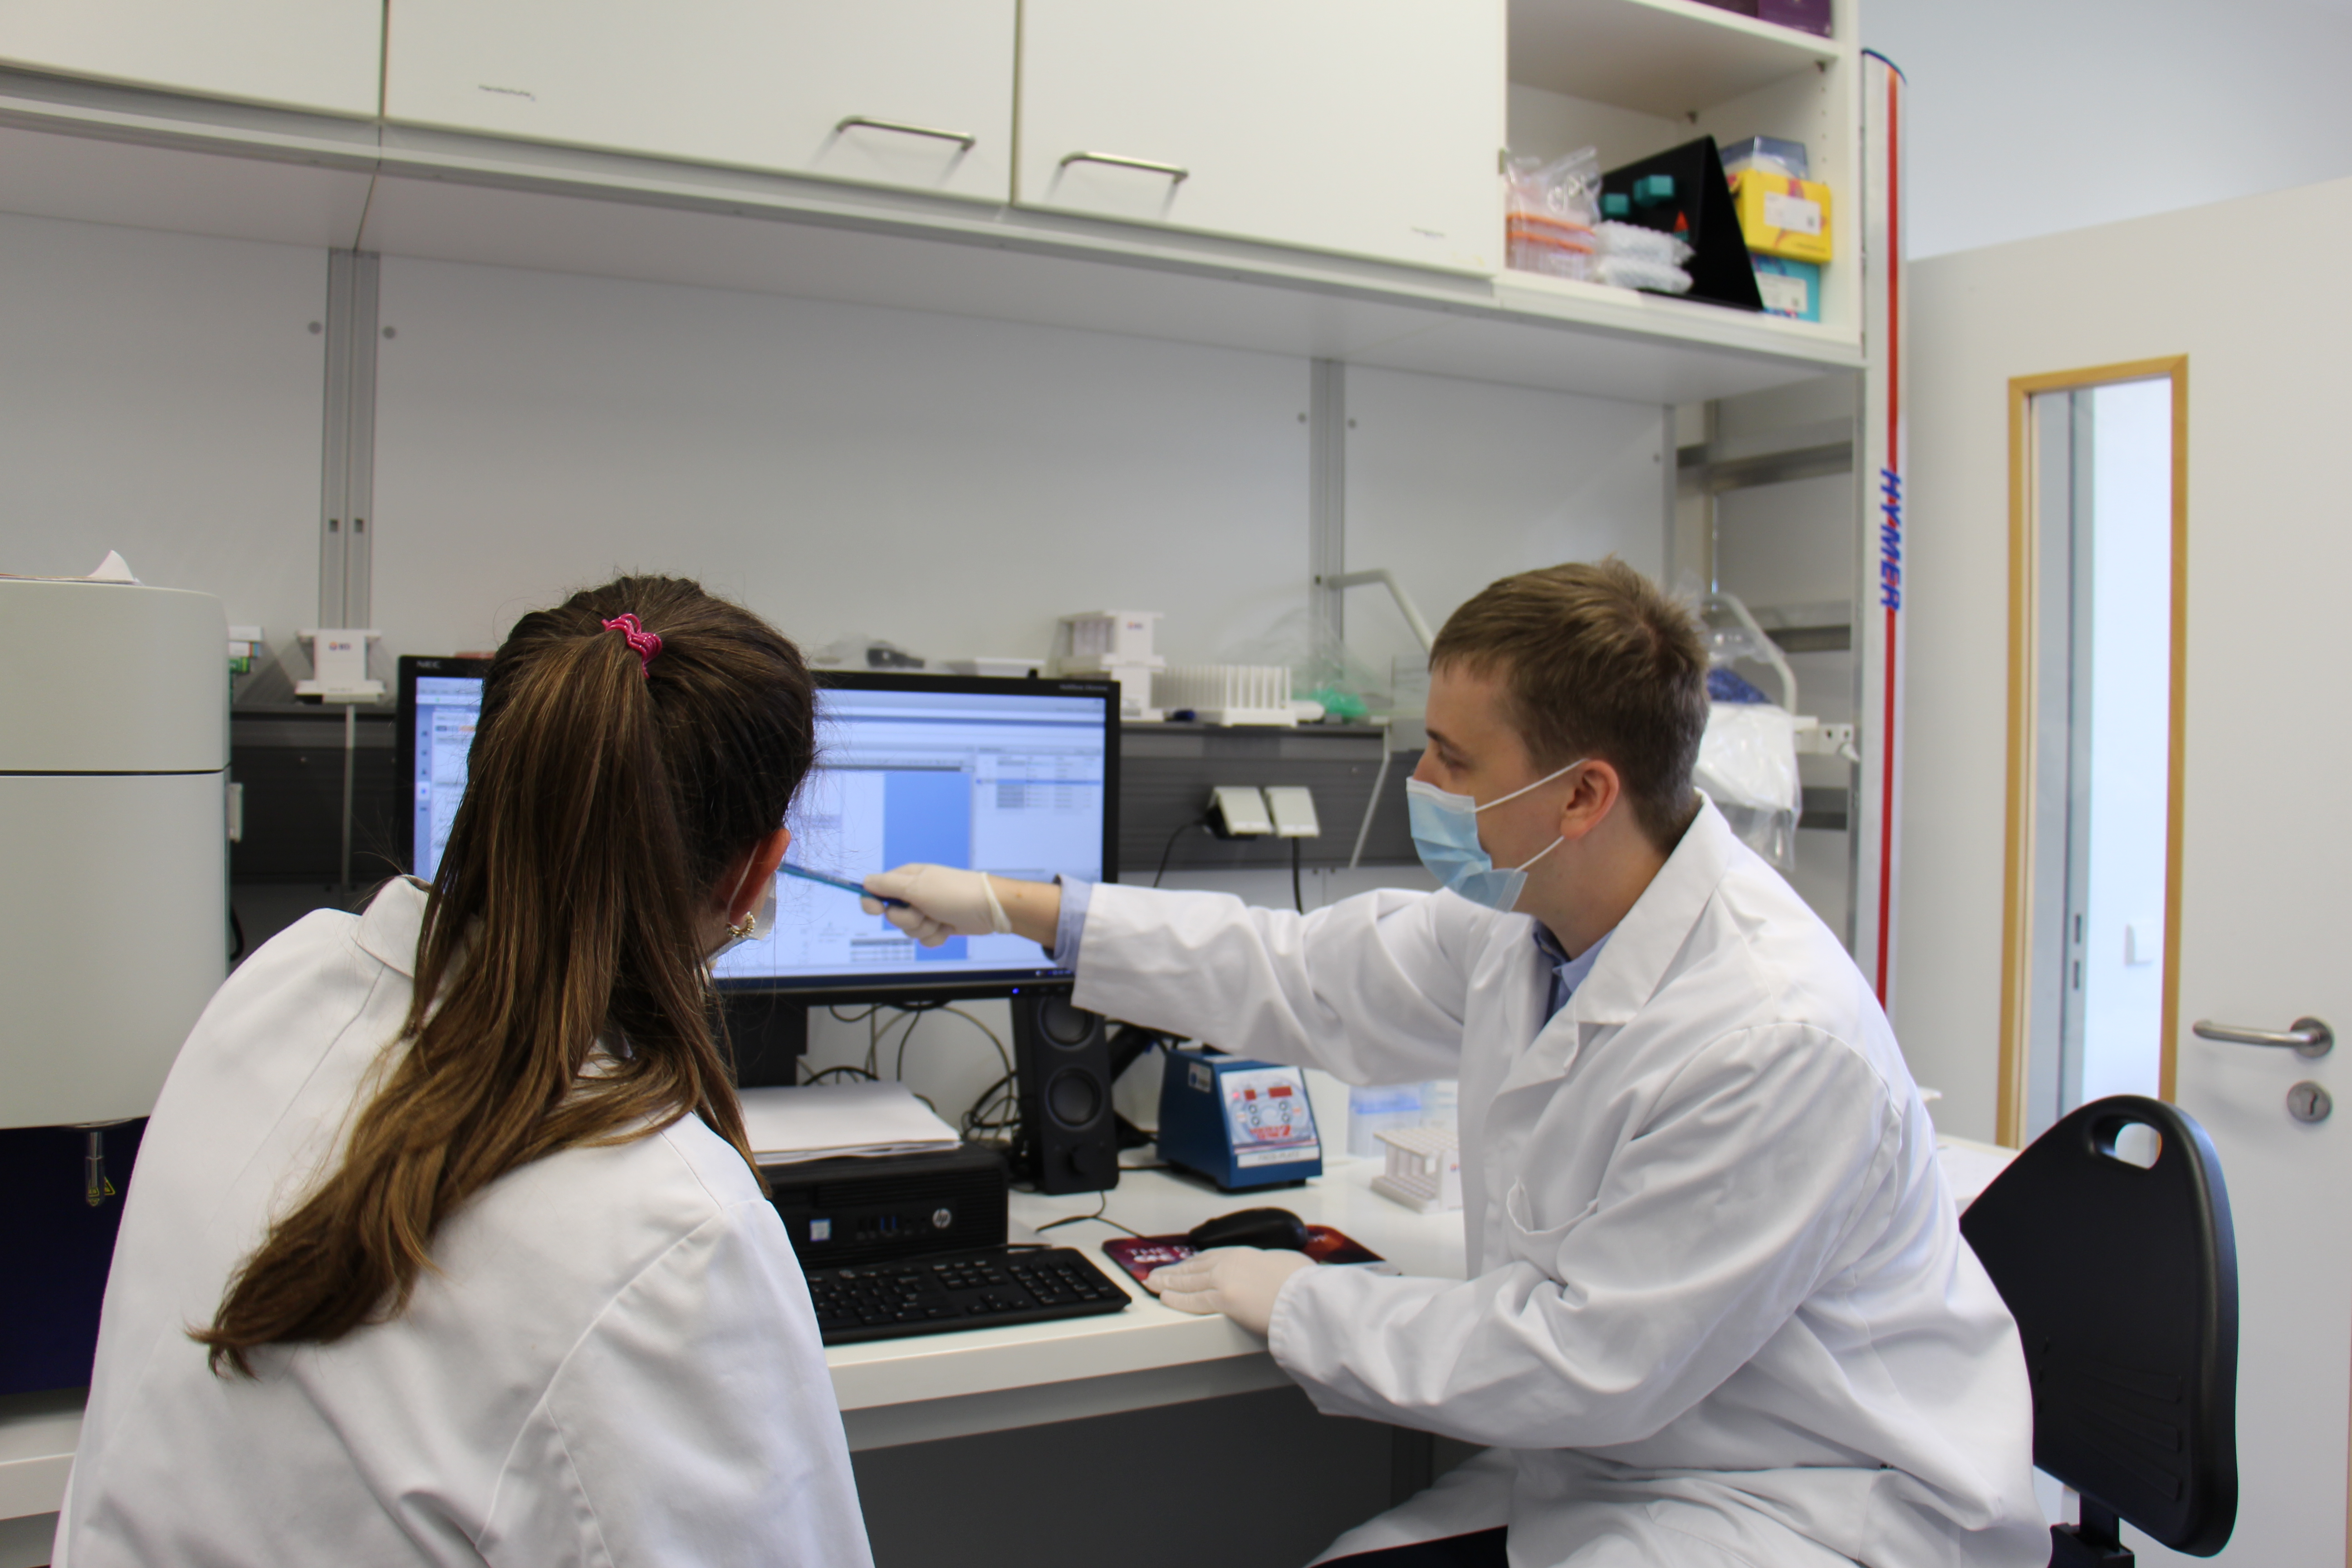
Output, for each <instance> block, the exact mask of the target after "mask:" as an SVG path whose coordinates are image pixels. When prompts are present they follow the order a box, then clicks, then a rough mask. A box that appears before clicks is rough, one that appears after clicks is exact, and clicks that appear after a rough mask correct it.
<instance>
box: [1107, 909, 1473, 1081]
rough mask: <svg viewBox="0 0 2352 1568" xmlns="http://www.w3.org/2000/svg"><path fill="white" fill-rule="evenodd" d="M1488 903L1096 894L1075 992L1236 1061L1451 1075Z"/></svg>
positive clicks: (1404, 1077)
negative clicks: (1310, 905) (1280, 905)
mask: <svg viewBox="0 0 2352 1568" xmlns="http://www.w3.org/2000/svg"><path fill="white" fill-rule="evenodd" d="M1496 918H1497V917H1496V916H1495V915H1494V914H1493V913H1492V912H1491V911H1489V910H1482V909H1480V908H1479V907H1478V906H1477V905H1475V904H1473V903H1471V902H1469V901H1468V900H1464V899H1460V898H1456V897H1454V896H1453V895H1452V894H1446V893H1416V892H1407V891H1402V890H1399V889H1380V890H1376V891H1373V892H1370V893H1363V894H1360V895H1358V896H1357V897H1355V898H1352V899H1347V900H1342V901H1341V902H1339V903H1337V904H1333V905H1331V906H1329V907H1328V908H1326V909H1320V910H1316V911H1315V912H1314V913H1312V914H1309V915H1303V916H1302V915H1298V914H1296V913H1293V912H1291V911H1290V910H1266V909H1254V908H1251V907H1249V906H1247V905H1244V903H1243V902H1242V901H1241V900H1239V899H1236V898H1234V897H1231V896H1230V895H1227V894H1223V893H1196V892H1175V891H1162V890H1160V889H1149V888H1124V887H1118V886H1117V885H1114V884H1109V883H1106V884H1103V885H1101V886H1098V887H1097V888H1096V889H1094V890H1093V895H1092V902H1091V903H1090V904H1089V905H1088V906H1087V922H1086V932H1085V937H1084V939H1083V942H1082V944H1081V947H1080V951H1079V958H1078V973H1077V984H1076V989H1075V992H1074V998H1075V1000H1076V1003H1077V1005H1079V1006H1081V1007H1085V1008H1087V1009H1088V1010H1089V1011H1092V1012H1097V1013H1104V1014H1108V1015H1109V1016H1112V1017H1115V1018H1120V1019H1124V1020H1125V1021H1127V1022H1128V1023H1130V1024H1140V1025H1142V1026H1145V1027H1146V1028H1153V1029H1166V1030H1170V1031H1171V1032H1173V1033H1176V1034H1179V1035H1183V1036H1187V1037H1191V1038H1193V1039H1197V1040H1202V1041H1204V1042H1206V1043H1208V1044H1210V1045H1213V1046H1215V1047H1218V1048H1219V1049H1221V1050H1225V1051H1230V1052H1233V1053H1234V1054H1235V1055H1237V1056H1248V1057H1260V1058H1265V1059H1266V1060H1268V1061H1276V1062H1294V1063H1302V1064H1305V1065H1307V1066H1310V1067H1319V1068H1325V1069H1326V1070H1328V1071H1329V1072H1331V1073H1332V1074H1334V1075H1335V1076H1337V1077H1339V1078H1341V1079H1346V1080H1347V1081H1349V1082H1350V1083H1412V1082H1418V1081H1419V1080H1421V1079H1431V1078H1451V1077H1454V1076H1455V1074H1456V1073H1457V1071H1458V1070H1459V1065H1460V1062H1461V1056H1462V1019H1463V1013H1464V1009H1465V1005H1466V1003H1467V999H1468V988H1469V984H1470V975H1471V970H1472V966H1473V964H1474V963H1475V960H1476V958H1477V955H1478V953H1479V952H1481V951H1482V949H1483V948H1484V946H1485V945H1486V940H1487V936H1488V934H1489V931H1490V928H1491V925H1492V922H1493V921H1494V920H1495V919H1496Z"/></svg>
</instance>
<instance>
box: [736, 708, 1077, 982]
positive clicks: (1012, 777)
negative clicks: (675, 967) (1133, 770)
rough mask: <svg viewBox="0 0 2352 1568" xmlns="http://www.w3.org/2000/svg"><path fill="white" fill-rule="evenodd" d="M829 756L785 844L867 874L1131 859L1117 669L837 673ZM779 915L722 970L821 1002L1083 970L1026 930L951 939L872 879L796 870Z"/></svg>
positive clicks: (819, 861) (785, 883)
mask: <svg viewBox="0 0 2352 1568" xmlns="http://www.w3.org/2000/svg"><path fill="white" fill-rule="evenodd" d="M819 680H820V685H821V690H820V692H819V697H818V709H817V712H818V726H817V747H818V757H817V768H816V771H815V772H814V773H811V774H810V775H809V779H808V782H807V783H806V784H803V785H802V786H801V795H800V799H799V800H798V801H797V802H796V803H794V805H793V820H792V822H791V824H790V826H792V829H793V846H792V848H791V850H790V851H789V853H788V854H787V856H786V858H787V859H788V860H789V861H791V862H792V863H793V864H794V865H797V866H802V867H804V868H808V869H809V870H812V871H818V872H822V873H824V875H826V876H830V877H838V878H841V879H845V880H848V881H852V882H856V881H860V880H862V879H864V878H866V876H867V875H869V874H870V873H872V872H875V871H881V870H887V869H888V868H891V867H893V866H900V865H904V864H906V863H907V862H908V861H914V860H922V861H929V862H931V863H932V864H935V865H941V866H960V867H965V868H972V869H977V870H983V871H992V872H994V873H996V874H997V875H999V876H1003V877H1017V878H1024V879H1030V880H1035V881H1050V880H1052V879H1054V878H1055V876H1072V877H1079V878H1083V879H1086V880H1087V881H1102V880H1107V879H1110V878H1112V877H1113V876H1114V875H1115V872H1116V868H1117V866H1118V858H1117V855H1116V852H1115V849H1114V846H1115V845H1116V844H1117V842H1118V685H1117V683H1116V682H1113V681H1108V680H1100V679H1096V680H1077V679H1071V680H1059V679H1045V680H995V679H985V678H982V677H976V676H927V675H918V674H908V673H882V672H875V673H866V672H855V673H851V672H844V673H839V674H832V673H828V674H825V675H823V676H821V677H820V678H819ZM777 881H778V896H777V901H776V921H775V925H774V928H773V930H772V931H763V932H761V934H760V935H759V936H757V937H755V938H753V939H752V940H751V941H750V942H743V943H740V945H738V946H736V947H735V948H733V949H731V950H730V951H729V952H727V953H725V954H724V955H722V956H721V957H720V958H719V963H718V964H717V966H716V973H717V974H718V978H719V984H720V986H721V987H722V988H727V989H743V990H772V991H776V992H779V993H782V994H788V995H791V996H793V998H794V999H805V1000H807V1001H810V1002H847V1001H879V1002H892V1001H908V1000H933V999H946V998H950V997H956V996H987V995H1003V994H1007V993H1008V992H1011V991H1014V990H1019V989H1023V988H1025V987H1027V986H1031V985H1036V984H1055V983H1061V984H1067V983H1068V981H1069V979H1070V978H1071V976H1070V972H1069V971H1068V970H1066V969H1057V968H1055V965H1054V963H1053V959H1052V957H1051V956H1050V955H1049V954H1048V953H1047V952H1045V949H1043V948H1041V947H1039V946H1038V945H1037V944H1036V943H1035V942H1031V941H1029V940H1028V939H1026V938H1025V937H1018V936H972V937H950V939H949V940H948V941H947V942H945V943H943V944H942V945H940V946H939V947H935V948H926V947H919V946H918V945H917V944H916V943H915V942H914V940H913V939H912V938H910V937H908V936H907V935H906V934H905V933H904V932H902V931H899V930H898V928H897V927H896V926H894V925H892V924H890V923H889V921H887V920H885V919H883V918H882V917H881V916H879V915H869V914H866V912H865V911H864V910H861V909H860V908H859V907H858V901H857V898H856V895H855V894H853V893H848V892H845V891H841V890H839V889H833V888H828V887H824V886H821V885H819V884H817V883H814V882H809V881H804V880H803V879H799V878H797V877H792V876H788V875H782V874H780V875H779V877H778V879H777Z"/></svg>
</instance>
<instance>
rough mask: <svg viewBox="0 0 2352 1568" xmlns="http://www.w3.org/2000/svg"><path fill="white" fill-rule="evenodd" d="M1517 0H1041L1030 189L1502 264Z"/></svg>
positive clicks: (1213, 225)
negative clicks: (1502, 157)
mask: <svg viewBox="0 0 2352 1568" xmlns="http://www.w3.org/2000/svg"><path fill="white" fill-rule="evenodd" d="M1502 24H1503V16H1502V7H1501V5H1500V3H1499V0H1476V3H1469V4H1465V3H1462V0H1455V3H1454V4H1449V5H1428V4H1426V3H1425V0H1286V3H1285V4H1283V5H1263V4H1260V3H1258V0H1127V3H1125V4H1121V5H1103V4H1101V3H1100V0H1024V5H1023V6H1022V11H1021V106H1020V120H1021V163H1020V177H1019V181H1018V184H1017V189H1016V192H1015V197H1014V199H1015V200H1016V201H1018V202H1019V203H1020V204H1021V205H1024V206H1034V207H1042V208H1050V209H1053V210H1056V211H1063V212H1074V213H1082V214H1085V215H1087V216H1097V217H1109V218H1117V219H1124V220H1128V221H1130V222H1138V223H1147V224H1153V225H1166V226H1171V227H1180V228H1190V229H1197V230H1202V231H1205V232H1209V233H1215V234H1223V235H1228V236H1232V237H1237V238H1246V239H1253V240H1261V241H1265V240H1271V241H1274V242H1276V243H1280V244H1287V245H1296V246H1299V247H1306V248H1309V249H1318V250H1327V251H1333V252H1337V253H1339V254H1342V255H1351V256H1364V257H1370V258H1376V259H1380V260H1384V261H1394V262H1401V263H1403V264H1405V265H1408V266H1414V267H1431V268H1443V269H1445V270H1449V271H1458V272H1469V273H1475V274H1486V273H1490V272H1492V271H1493V270H1494V269H1495V268H1496V267H1498V266H1499V265H1500V264H1501V261H1502V255H1501V251H1502V228H1503V209H1502V199H1501V190H1500V185H1499V183H1498V181H1497V180H1496V174H1495V167H1494V161H1495V148H1496V143H1497V139H1498V138H1499V137H1500V136H1501V135H1502V133H1503V98H1502V94H1501V92H1500V90H1499V86H1498V84H1497V82H1496V78H1495V62H1496V59H1497V58H1499V57H1500V55H1501V54H1502V50H1503V26H1502Z"/></svg>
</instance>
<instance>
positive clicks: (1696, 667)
mask: <svg viewBox="0 0 2352 1568" xmlns="http://www.w3.org/2000/svg"><path fill="white" fill-rule="evenodd" d="M1429 662H1430V667H1431V668H1433V669H1437V668H1447V667H1449V666H1450V667H1454V668H1460V669H1463V670H1466V671H1469V672H1471V673H1473V674H1476V675H1481V676H1495V677H1499V678H1500V679H1501V680H1502V682H1503V688H1504V691H1505V693H1506V695H1507V701H1508V706H1509V715H1510V718H1511V721H1512V724H1513V727H1514V728H1515V729H1517V731H1518V732H1519V737H1520V739H1521V740H1523V741H1524V742H1526V743H1527V747H1528V752H1529V753H1530V755H1532V756H1533V758H1534V759H1535V763H1536V765H1537V767H1538V768H1540V769H1546V770H1549V769H1551V768H1558V767H1565V766H1567V765H1568V764H1569V763H1572V762H1575V761H1577V760H1578V759H1580V758H1584V757H1594V758H1600V759H1603V760H1605V761H1607V762H1609V763H1612V765H1613V766H1615V768H1616V769H1617V773H1618V776H1619V778H1620V779H1621V780H1622V782H1623V785H1624V791H1625V798H1626V801H1627V803H1628V804H1629V805H1631V806H1632V807H1633V816H1634V820H1635V821H1637V822H1639V823H1640V824H1641V826H1642V830H1643V833H1644V834H1646V835H1647V836H1648V837H1649V839H1650V841H1651V842H1652V843H1653V844H1654V845H1656V846H1657V847H1658V848H1659V849H1661V850H1664V851H1671V850H1672V849H1673V848H1674V847H1675V844H1676V843H1677V842H1678V841H1679V840H1680V839H1681V837H1682V836H1683V830H1684V829H1685V828H1686V827H1688V826H1690V821H1691V817H1692V816H1693V815H1694V814H1696V811H1697V809H1698V800H1697V796H1696V795H1695V794H1694V793H1693V791H1692V788H1691V769H1692V768H1693V767H1694V766H1696V763H1697V762H1698V742H1699V737H1700V735H1701V734H1702V733H1704V732H1705V731H1706V707H1707V697H1706V667H1707V659H1706V645H1705V644H1704V643H1703V642H1702V641H1701V640H1700V637H1699V628H1698V623H1697V621H1696V619H1695V618H1694V617H1693V616H1692V615H1691V613H1690V612H1689V611H1688V610H1686V609H1685V608H1684V607H1683V606H1682V605H1678V604H1676V603H1675V601H1674V600H1672V599H1670V598H1668V597H1667V596H1666V595H1664V593H1663V592H1661V591H1660V590H1659V588H1658V586H1657V584H1654V583H1653V582H1651V581H1650V580H1649V579H1648V578H1647V577H1644V576H1643V575H1642V574H1640V573H1639V572H1636V571H1634V570H1633V568H1632V567H1631V566H1628V565H1626V564H1625V563H1623V562H1622V561H1619V560H1617V559H1616V558H1615V557H1613V556H1612V557H1611V558H1610V559H1608V560H1606V561H1600V562H1570V563H1568V564H1567V565H1564V566H1546V567H1543V568H1541V569H1539V570H1538V571H1534V572H1522V573H1520V574H1517V576H1513V577H1506V578H1504V579H1502V580H1501V581H1500V582H1497V583H1493V584H1488V585H1487V586H1486V588H1484V589H1482V590H1480V591H1479V593H1478V594H1477V595H1475V596H1474V597H1472V598H1471V599H1470V601H1469V602H1468V603H1466V604H1465V605H1463V606H1462V607H1461V608H1460V609H1458V610H1456V611H1454V614H1453V615H1452V616H1448V617H1447V618H1446V622H1445V627H1444V630H1443V631H1440V632H1439V633H1438V634H1437V642H1436V644H1435V646H1433V647H1432V648H1431V649H1430V655H1429Z"/></svg>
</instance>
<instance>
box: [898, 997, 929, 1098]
mask: <svg viewBox="0 0 2352 1568" xmlns="http://www.w3.org/2000/svg"><path fill="white" fill-rule="evenodd" d="M929 1011H930V1009H929V1008H928V1007H926V1008H923V1009H921V1010H919V1011H917V1012H912V1013H909V1014H908V1015H907V1026H906V1027H905V1028H904V1029H902V1030H900V1031H899V1032H898V1061H897V1062H895V1063H893V1064H892V1066H891V1068H890V1076H891V1077H892V1078H894V1079H898V1081H899V1082H900V1083H904V1082H906V1081H907V1042H908V1040H911V1039H913V1038H914V1037H915V1026H916V1025H918V1024H919V1023H921V1022H922V1021H923V1014H924V1013H927V1012H929Z"/></svg>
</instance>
